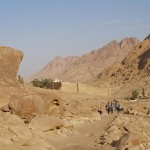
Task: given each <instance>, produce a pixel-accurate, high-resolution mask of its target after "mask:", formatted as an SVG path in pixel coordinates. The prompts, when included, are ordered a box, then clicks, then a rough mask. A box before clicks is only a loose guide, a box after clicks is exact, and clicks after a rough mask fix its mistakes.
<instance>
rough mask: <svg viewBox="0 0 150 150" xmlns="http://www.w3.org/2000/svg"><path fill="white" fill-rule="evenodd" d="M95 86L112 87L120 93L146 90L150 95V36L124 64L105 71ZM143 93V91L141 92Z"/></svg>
mask: <svg viewBox="0 0 150 150" xmlns="http://www.w3.org/2000/svg"><path fill="white" fill-rule="evenodd" d="M93 83H94V84H95V85H103V86H104V85H105V86H107V87H112V88H113V89H114V91H118V93H120V94H121V93H123V92H124V93H126V92H130V91H131V90H132V89H137V90H141V89H142V88H145V90H146V91H147V93H150V84H149V83H150V38H149V36H148V37H146V38H145V40H144V41H143V42H141V43H138V44H137V46H135V47H134V48H133V50H131V51H130V52H129V53H128V55H127V56H126V58H125V59H124V60H123V61H122V63H118V64H116V65H113V66H111V67H110V68H109V69H106V70H105V71H103V72H102V73H101V74H100V75H99V77H98V79H97V80H96V81H94V82H93ZM139 92H142V91H139Z"/></svg>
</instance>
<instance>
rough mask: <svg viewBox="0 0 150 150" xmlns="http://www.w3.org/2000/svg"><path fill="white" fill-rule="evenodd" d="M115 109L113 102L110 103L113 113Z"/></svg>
mask: <svg viewBox="0 0 150 150" xmlns="http://www.w3.org/2000/svg"><path fill="white" fill-rule="evenodd" d="M113 110H114V106H113V102H111V103H110V111H111V113H112V114H113V112H114V111H113Z"/></svg>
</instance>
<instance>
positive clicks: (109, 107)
mask: <svg viewBox="0 0 150 150" xmlns="http://www.w3.org/2000/svg"><path fill="white" fill-rule="evenodd" d="M105 108H106V111H107V113H108V114H109V113H112V114H113V112H114V111H117V112H118V114H119V112H120V111H122V110H123V108H122V107H121V105H120V103H119V102H118V101H117V100H114V101H112V102H108V103H107V104H106V106H105Z"/></svg>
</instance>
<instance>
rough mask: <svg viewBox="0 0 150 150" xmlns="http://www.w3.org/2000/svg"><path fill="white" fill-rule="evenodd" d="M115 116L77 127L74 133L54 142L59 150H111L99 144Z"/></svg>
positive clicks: (106, 116)
mask: <svg viewBox="0 0 150 150" xmlns="http://www.w3.org/2000/svg"><path fill="white" fill-rule="evenodd" d="M114 117H115V115H112V114H110V115H104V116H103V117H102V119H101V120H97V121H93V122H92V123H87V124H83V125H80V126H78V127H75V128H74V130H73V133H67V134H66V137H64V138H62V139H59V138H58V139H57V141H53V144H52V145H53V146H54V147H56V149H57V150H98V149H101V150H107V149H108V150H110V149H112V150H113V148H112V147H103V146H102V145H100V144H99V139H100V136H102V135H103V134H104V133H105V128H106V127H107V125H108V123H109V122H111V121H112V120H113V119H114Z"/></svg>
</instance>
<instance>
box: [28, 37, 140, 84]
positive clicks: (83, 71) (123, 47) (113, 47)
mask: <svg viewBox="0 0 150 150" xmlns="http://www.w3.org/2000/svg"><path fill="white" fill-rule="evenodd" d="M139 42H140V41H139V40H137V39H136V38H135V37H134V38H125V39H123V40H121V41H120V42H118V41H116V40H113V41H111V42H110V43H108V44H107V45H105V46H104V47H102V48H99V49H97V50H93V51H91V52H89V53H87V54H84V55H83V56H81V57H79V56H69V57H66V58H62V57H56V58H55V59H53V60H52V61H50V62H49V63H48V64H47V65H46V66H45V67H44V68H43V69H41V70H40V71H39V72H38V73H36V74H34V75H33V76H31V79H35V78H41V77H43V78H56V77H57V78H59V79H60V80H61V81H68V82H81V83H85V82H87V81H89V80H91V79H93V78H97V76H98V74H99V73H100V72H102V71H103V70H104V69H105V68H108V67H109V66H111V65H112V64H114V63H118V62H120V61H122V60H123V59H124V57H125V56H126V55H127V53H128V52H129V51H130V50H131V49H132V48H133V47H134V46H135V45H136V44H138V43H139Z"/></svg>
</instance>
